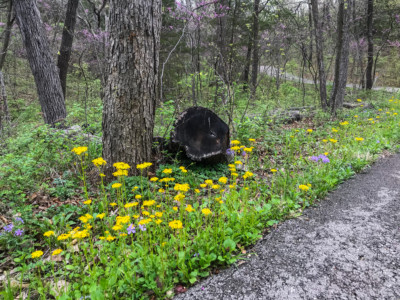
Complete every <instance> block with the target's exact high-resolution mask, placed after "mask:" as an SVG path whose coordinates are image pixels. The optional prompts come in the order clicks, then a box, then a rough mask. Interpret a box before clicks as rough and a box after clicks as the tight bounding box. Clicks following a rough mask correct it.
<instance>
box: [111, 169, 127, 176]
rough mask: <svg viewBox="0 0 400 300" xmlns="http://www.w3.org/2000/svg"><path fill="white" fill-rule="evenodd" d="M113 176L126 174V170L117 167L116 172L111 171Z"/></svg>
mask: <svg viewBox="0 0 400 300" xmlns="http://www.w3.org/2000/svg"><path fill="white" fill-rule="evenodd" d="M113 176H114V177H120V176H128V170H122V169H118V170H117V171H116V172H114V173H113Z"/></svg>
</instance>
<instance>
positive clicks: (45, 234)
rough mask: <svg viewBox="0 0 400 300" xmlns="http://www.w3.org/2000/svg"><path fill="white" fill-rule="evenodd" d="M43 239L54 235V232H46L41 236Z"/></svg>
mask: <svg viewBox="0 0 400 300" xmlns="http://www.w3.org/2000/svg"><path fill="white" fill-rule="evenodd" d="M43 235H44V236H45V237H51V236H52V235H54V231H51V230H50V231H46V232H45V233H44V234H43Z"/></svg>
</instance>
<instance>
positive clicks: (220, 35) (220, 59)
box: [214, 0, 228, 82]
mask: <svg viewBox="0 0 400 300" xmlns="http://www.w3.org/2000/svg"><path fill="white" fill-rule="evenodd" d="M214 6H215V13H216V14H218V15H222V14H223V16H219V17H217V22H218V24H217V31H216V44H217V48H218V54H217V59H216V71H217V73H218V74H219V75H220V76H221V77H222V78H223V79H224V80H225V82H227V80H228V71H227V65H228V51H227V25H226V24H227V16H226V10H224V9H221V7H222V8H224V7H226V6H227V0H220V1H217V2H216V3H215V5H214Z"/></svg>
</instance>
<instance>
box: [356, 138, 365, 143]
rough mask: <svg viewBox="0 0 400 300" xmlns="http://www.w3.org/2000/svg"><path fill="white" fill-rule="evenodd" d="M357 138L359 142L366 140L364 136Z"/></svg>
mask: <svg viewBox="0 0 400 300" xmlns="http://www.w3.org/2000/svg"><path fill="white" fill-rule="evenodd" d="M355 140H356V141H357V142H362V141H363V140H364V138H362V137H356V138H355Z"/></svg>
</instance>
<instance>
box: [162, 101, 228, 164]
mask: <svg viewBox="0 0 400 300" xmlns="http://www.w3.org/2000/svg"><path fill="white" fill-rule="evenodd" d="M229 147H230V141H229V126H228V125H227V124H226V123H225V122H224V121H223V120H221V118H220V117H218V116H217V115H216V114H215V113H214V112H212V111H211V110H209V109H207V108H204V107H199V106H196V107H190V108H188V109H187V110H185V111H184V112H182V113H181V114H180V115H179V116H178V117H177V119H176V121H175V123H174V128H173V130H172V132H171V140H170V149H171V150H172V151H176V152H177V151H180V150H182V151H183V152H184V153H185V154H186V156H187V157H188V158H190V159H191V160H194V161H201V162H210V163H217V162H225V161H227V154H226V151H227V149H229Z"/></svg>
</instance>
